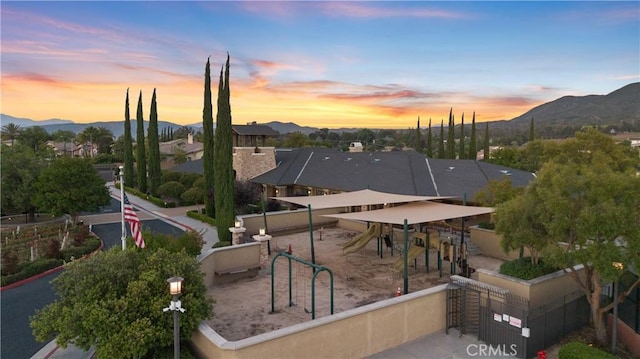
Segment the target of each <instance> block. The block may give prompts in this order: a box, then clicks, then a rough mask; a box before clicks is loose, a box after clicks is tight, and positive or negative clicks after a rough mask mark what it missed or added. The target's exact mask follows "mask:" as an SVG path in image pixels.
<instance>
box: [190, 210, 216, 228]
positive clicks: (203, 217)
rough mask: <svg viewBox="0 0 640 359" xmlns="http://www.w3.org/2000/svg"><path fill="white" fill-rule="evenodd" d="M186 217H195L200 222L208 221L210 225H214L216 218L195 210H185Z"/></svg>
mask: <svg viewBox="0 0 640 359" xmlns="http://www.w3.org/2000/svg"><path fill="white" fill-rule="evenodd" d="M187 217H190V218H193V219H197V220H199V221H201V222H205V223H209V224H210V225H212V226H214V227H215V226H216V219H215V218H211V217H209V216H207V215H206V214H200V213H198V212H197V211H187Z"/></svg>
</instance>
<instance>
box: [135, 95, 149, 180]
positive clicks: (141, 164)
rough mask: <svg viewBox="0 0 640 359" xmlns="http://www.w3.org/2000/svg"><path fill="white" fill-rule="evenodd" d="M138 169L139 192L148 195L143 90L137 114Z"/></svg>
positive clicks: (139, 98)
mask: <svg viewBox="0 0 640 359" xmlns="http://www.w3.org/2000/svg"><path fill="white" fill-rule="evenodd" d="M136 117H137V118H136V124H137V128H136V135H137V136H136V154H137V157H136V167H137V169H138V190H139V191H140V192H142V193H147V154H146V151H145V148H144V147H145V145H144V118H143V117H142V90H140V97H138V112H137V114H136Z"/></svg>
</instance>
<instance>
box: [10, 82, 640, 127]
mask: <svg viewBox="0 0 640 359" xmlns="http://www.w3.org/2000/svg"><path fill="white" fill-rule="evenodd" d="M531 118H533V119H534V121H535V126H536V128H538V129H539V128H542V127H544V126H547V125H550V126H558V125H567V126H572V127H577V126H582V125H602V126H606V125H617V126H619V125H620V124H621V123H622V122H623V121H625V122H627V123H633V122H634V121H640V82H636V83H632V84H629V85H626V86H624V87H622V88H620V89H618V90H616V91H613V92H611V93H609V94H607V95H587V96H564V97H561V98H558V99H556V100H554V101H551V102H547V103H545V104H542V105H540V106H537V107H534V108H533V109H531V110H529V111H527V112H526V113H524V114H522V115H520V116H518V117H515V118H513V119H511V120H506V121H493V122H490V126H491V128H492V130H493V129H513V130H516V129H517V130H521V129H523V128H527V127H528V126H529V124H530V123H531ZM0 120H1V122H2V126H4V125H7V124H9V123H11V122H13V123H15V124H16V125H19V126H20V127H30V126H42V127H43V128H44V129H45V130H46V131H47V132H49V133H52V132H55V131H57V130H71V131H73V132H76V133H79V132H82V131H83V130H84V129H85V128H86V127H89V126H94V127H106V128H108V129H109V130H111V132H113V134H114V136H115V137H116V138H117V137H119V136H120V135H122V133H123V132H124V128H123V127H124V126H123V123H122V120H119V121H113V122H93V123H74V122H73V121H69V120H60V119H50V120H46V121H34V120H31V119H28V118H17V117H13V116H9V115H5V114H0ZM259 123H260V122H259ZM148 124H149V121H145V130H146V128H147V127H146V126H148ZM260 124H263V125H268V126H270V127H271V128H273V129H274V130H276V131H278V132H279V133H281V134H287V133H291V132H300V133H303V134H305V135H309V134H311V133H313V132H316V131H318V130H319V128H316V127H309V126H300V125H297V124H295V123H293V122H280V121H272V122H267V123H260ZM187 126H189V127H193V128H194V129H195V130H196V131H200V130H201V128H202V123H194V124H190V125H187ZM214 126H215V123H214ZM136 127H137V126H136V120H135V119H131V133H132V134H134V136H135V133H136ZM158 127H159V129H161V130H162V129H163V128H166V127H170V128H173V129H174V131H175V130H176V129H178V128H180V127H182V125H177V124H175V123H172V122H168V121H158ZM358 130H359V129H358V128H340V129H331V131H332V132H338V133H341V132H355V131H358Z"/></svg>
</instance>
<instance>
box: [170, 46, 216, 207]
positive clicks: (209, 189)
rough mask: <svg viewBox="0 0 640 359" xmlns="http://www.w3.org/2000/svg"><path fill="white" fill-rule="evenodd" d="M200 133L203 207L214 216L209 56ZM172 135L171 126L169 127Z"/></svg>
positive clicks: (205, 74) (206, 67)
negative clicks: (201, 136) (203, 187)
mask: <svg viewBox="0 0 640 359" xmlns="http://www.w3.org/2000/svg"><path fill="white" fill-rule="evenodd" d="M202 135H203V147H204V153H203V155H202V162H203V164H204V182H205V198H204V208H205V211H206V214H207V216H209V217H211V218H215V214H216V209H215V196H214V175H213V173H214V172H213V154H214V145H213V105H212V104H211V69H210V64H209V58H207V64H206V66H205V68H204V108H203V110H202ZM171 137H173V128H172V129H171Z"/></svg>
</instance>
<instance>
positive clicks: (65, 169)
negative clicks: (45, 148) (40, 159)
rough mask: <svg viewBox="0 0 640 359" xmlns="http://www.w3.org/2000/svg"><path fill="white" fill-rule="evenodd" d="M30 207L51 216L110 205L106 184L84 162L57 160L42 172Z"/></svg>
mask: <svg viewBox="0 0 640 359" xmlns="http://www.w3.org/2000/svg"><path fill="white" fill-rule="evenodd" d="M34 188H35V194H34V198H33V203H34V204H35V205H36V206H37V207H38V208H39V209H40V210H42V211H46V212H49V213H51V214H52V215H54V216H60V215H63V214H70V215H71V216H72V217H73V220H74V222H75V221H76V220H77V218H78V214H79V213H80V212H82V211H91V210H97V209H98V207H99V206H103V205H107V204H109V202H110V201H111V197H110V196H109V190H108V189H107V187H106V186H105V181H104V180H103V179H102V178H101V177H100V176H99V175H98V172H97V171H96V170H95V169H94V168H93V165H92V164H91V161H90V160H89V159H84V158H72V157H67V156H64V157H60V158H57V159H55V160H54V161H52V162H51V164H50V165H49V167H47V168H45V169H43V170H42V172H41V173H40V176H39V177H38V180H37V182H36V183H35V185H34Z"/></svg>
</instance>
